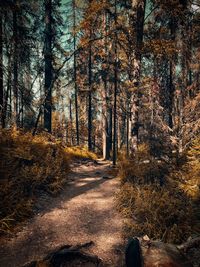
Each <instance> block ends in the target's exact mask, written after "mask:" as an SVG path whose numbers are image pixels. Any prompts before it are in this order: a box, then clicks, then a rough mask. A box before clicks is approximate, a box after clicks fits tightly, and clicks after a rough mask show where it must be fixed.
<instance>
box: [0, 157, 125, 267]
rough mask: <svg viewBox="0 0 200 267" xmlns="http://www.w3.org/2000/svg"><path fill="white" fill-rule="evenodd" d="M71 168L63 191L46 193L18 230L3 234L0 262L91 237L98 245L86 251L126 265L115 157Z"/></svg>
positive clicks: (8, 264)
mask: <svg viewBox="0 0 200 267" xmlns="http://www.w3.org/2000/svg"><path fill="white" fill-rule="evenodd" d="M71 168H72V171H71V173H70V175H69V177H68V181H69V182H68V183H67V185H66V186H65V188H64V190H63V191H62V193H61V194H60V195H59V196H57V197H50V196H49V195H47V194H45V193H43V194H42V195H41V196H40V197H39V200H38V201H37V206H36V209H35V216H34V217H33V218H31V219H30V220H29V221H28V222H26V223H24V225H23V226H20V228H19V229H18V231H17V233H16V234H15V235H14V236H12V237H6V238H5V237H4V238H3V239H2V240H0V266H1V267H19V266H22V265H23V264H25V263H26V262H29V261H32V260H38V259H40V258H43V257H44V256H45V255H46V254H48V252H49V251H51V250H54V249H55V248H58V247H60V246H62V245H76V244H81V243H86V242H90V241H93V242H94V245H93V246H91V247H90V248H89V249H88V250H87V252H89V253H92V254H95V255H97V256H98V257H100V258H101V259H102V260H103V263H104V266H112V267H121V266H123V257H124V246H123V243H124V242H123V239H122V237H121V230H122V218H121V217H120V215H119V214H118V213H117V211H116V210H115V204H114V195H115V192H116V190H117V189H118V183H119V181H118V180H117V179H115V177H114V175H111V174H110V173H111V163H110V162H105V161H100V160H98V161H97V162H94V161H85V162H83V161H79V162H74V163H73V164H72V166H71Z"/></svg>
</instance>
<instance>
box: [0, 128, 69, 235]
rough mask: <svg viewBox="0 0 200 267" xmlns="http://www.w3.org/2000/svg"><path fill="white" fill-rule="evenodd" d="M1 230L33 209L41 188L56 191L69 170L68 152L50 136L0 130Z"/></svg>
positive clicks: (53, 192) (6, 229) (4, 229)
mask: <svg viewBox="0 0 200 267" xmlns="http://www.w3.org/2000/svg"><path fill="white" fill-rule="evenodd" d="M0 159H1V161H0V199H1V202H0V210H1V212H0V231H1V232H7V231H9V230H10V229H11V226H12V225H15V224H16V222H18V221H20V220H23V219H24V218H25V217H27V216H29V215H30V213H31V212H32V208H33V203H34V202H35V199H36V198H37V195H38V192H39V191H40V190H43V191H47V192H48V193H51V194H56V193H57V192H58V191H59V190H60V189H61V188H62V187H63V184H64V183H65V181H66V175H67V173H68V172H69V159H70V158H69V155H68V154H67V153H66V152H65V150H64V148H63V147H62V145H61V144H59V143H57V142H56V141H55V140H54V139H53V138H52V137H51V136H50V135H47V134H46V135H39V136H35V137H32V135H31V134H30V133H23V132H21V131H15V130H4V131H2V132H1V133H0Z"/></svg>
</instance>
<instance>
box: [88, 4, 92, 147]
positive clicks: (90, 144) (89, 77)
mask: <svg viewBox="0 0 200 267" xmlns="http://www.w3.org/2000/svg"><path fill="white" fill-rule="evenodd" d="M89 3H90V4H91V0H90V1H89ZM90 27H92V26H91V25H90ZM91 38H92V29H91V28H90V39H91ZM88 85H89V88H88V150H89V151H91V150H92V46H91V43H89V59H88Z"/></svg>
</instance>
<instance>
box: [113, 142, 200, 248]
mask: <svg viewBox="0 0 200 267" xmlns="http://www.w3.org/2000/svg"><path fill="white" fill-rule="evenodd" d="M198 144H200V142H199V143H198ZM199 148H200V146H199V145H197V141H196V142H195V143H193V146H192V147H191V149H190V150H189V151H188V152H187V154H186V155H185V158H186V160H184V161H183V164H182V166H177V165H176V164H174V163H171V164H170V163H165V162H163V161H161V160H158V159H155V158H153V157H152V156H151V155H150V153H149V150H148V146H146V145H142V146H140V147H139V150H138V152H137V153H136V154H135V155H134V157H132V158H131V159H129V160H127V159H125V157H124V158H123V157H122V158H121V161H120V163H119V177H120V179H121V188H120V191H119V193H118V194H117V196H116V200H117V206H118V209H119V211H120V212H121V213H122V214H123V216H124V218H125V225H124V235H125V236H127V237H128V236H140V235H145V234H147V235H148V236H149V237H150V238H152V239H161V240H162V241H164V242H172V243H181V242H182V241H185V240H186V239H187V238H188V237H190V236H196V235H199V234H200V231H199V229H200V216H199V215H200V214H199V211H198V207H199V203H200V201H199V200H200V190H199V185H200V169H199V168H200V166H199V165H200V164H199V156H200V149H199ZM194 150H195V153H194ZM192 151H193V152H192ZM191 155H192V156H191Z"/></svg>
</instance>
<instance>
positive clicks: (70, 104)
mask: <svg viewBox="0 0 200 267" xmlns="http://www.w3.org/2000/svg"><path fill="white" fill-rule="evenodd" d="M69 119H70V126H71V127H70V130H71V133H70V134H71V145H72V146H73V145H74V137H73V118H72V100H71V98H70V100H69Z"/></svg>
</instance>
